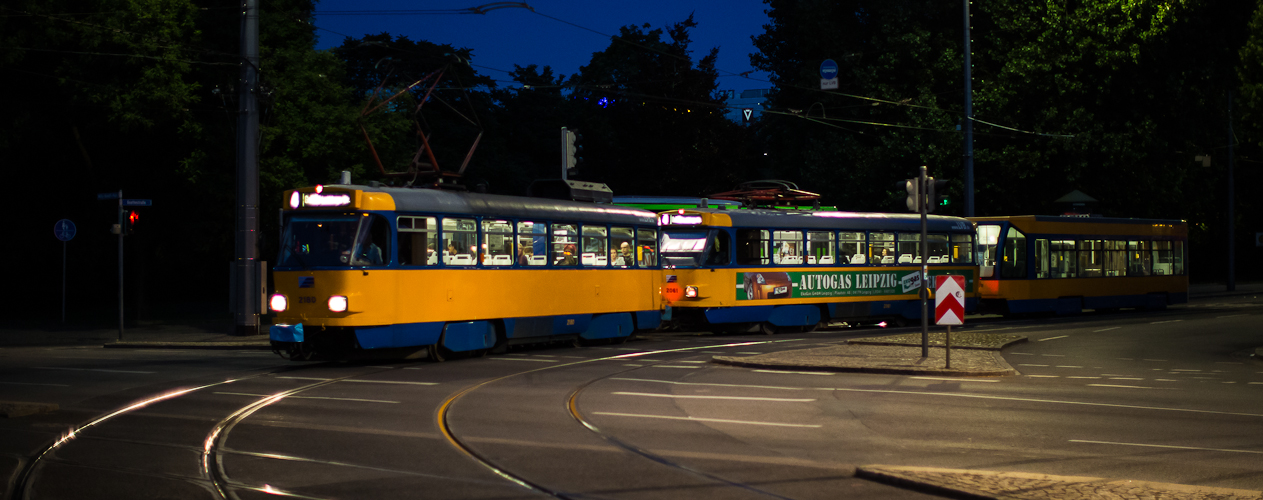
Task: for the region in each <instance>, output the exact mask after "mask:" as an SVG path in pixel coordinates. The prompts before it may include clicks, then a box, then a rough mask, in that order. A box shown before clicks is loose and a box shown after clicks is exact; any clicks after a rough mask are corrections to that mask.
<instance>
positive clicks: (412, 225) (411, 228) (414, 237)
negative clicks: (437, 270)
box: [396, 216, 439, 266]
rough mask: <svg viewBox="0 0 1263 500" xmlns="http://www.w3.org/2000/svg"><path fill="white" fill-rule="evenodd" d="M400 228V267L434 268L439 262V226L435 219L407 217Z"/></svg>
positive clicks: (400, 223)
mask: <svg viewBox="0 0 1263 500" xmlns="http://www.w3.org/2000/svg"><path fill="white" fill-rule="evenodd" d="M396 224H397V226H398V228H399V265H401V266H432V265H434V264H436V263H437V262H438V259H439V249H438V248H436V246H437V245H438V234H439V232H438V226H437V225H436V219H435V218H434V217H405V216H400V217H399V220H398V221H397V223H396Z"/></svg>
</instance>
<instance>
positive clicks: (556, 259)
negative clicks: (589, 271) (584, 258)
mask: <svg viewBox="0 0 1263 500" xmlns="http://www.w3.org/2000/svg"><path fill="white" fill-rule="evenodd" d="M552 235H553V238H552V245H551V248H549V253H550V255H551V256H552V257H551V260H552V261H553V265H558V266H576V265H579V226H577V225H575V224H553V233H552Z"/></svg>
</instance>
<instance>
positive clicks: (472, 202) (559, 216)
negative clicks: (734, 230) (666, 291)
mask: <svg viewBox="0 0 1263 500" xmlns="http://www.w3.org/2000/svg"><path fill="white" fill-rule="evenodd" d="M325 187H339V188H348V189H358V190H361V191H364V192H378V193H385V194H388V195H390V197H391V198H392V199H394V201H395V211H396V212H428V213H440V214H455V215H460V214H469V215H484V216H493V217H513V218H523V219H537V220H540V219H547V220H576V221H584V222H604V223H611V224H641V225H655V224H656V223H657V221H656V219H655V214H654V213H653V212H650V211H648V210H641V209H638V208H631V207H623V206H617V205H608V204H597V203H585V202H579V201H570V200H555V199H549V198H530V197H525V196H505V195H497V194H483V193H469V192H463V191H444V190H440V189H421V188H399V187H371V186H344V185H326V186H325Z"/></svg>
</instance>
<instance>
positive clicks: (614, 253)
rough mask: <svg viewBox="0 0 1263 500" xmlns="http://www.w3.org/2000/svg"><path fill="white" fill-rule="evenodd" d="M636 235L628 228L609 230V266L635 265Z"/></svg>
mask: <svg viewBox="0 0 1263 500" xmlns="http://www.w3.org/2000/svg"><path fill="white" fill-rule="evenodd" d="M635 249H636V233H635V232H634V231H633V230H632V228H630V227H612V228H610V265H611V266H622V267H631V266H634V265H636V253H635Z"/></svg>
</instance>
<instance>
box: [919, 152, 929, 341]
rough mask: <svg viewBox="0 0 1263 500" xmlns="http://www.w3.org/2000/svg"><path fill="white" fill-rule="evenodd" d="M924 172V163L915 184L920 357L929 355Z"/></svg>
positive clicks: (927, 192)
mask: <svg viewBox="0 0 1263 500" xmlns="http://www.w3.org/2000/svg"><path fill="white" fill-rule="evenodd" d="M925 173H926V172H925V165H922V166H921V172H920V174H919V175H918V176H917V185H918V186H920V189H918V190H917V200H918V201H920V203H917V205H918V206H917V209H918V211H919V212H921V251H920V254H921V357H922V358H928V357H930V317H929V311H930V305H929V299H930V283H929V280H928V279H926V274H927V273H929V270H930V269H929V265H928V264H929V263H928V262H927V261H928V260H930V259H928V258H926V254H928V253H930V250H929V247H930V245H929V242H927V241H926V239H927V238H928V235H927V233H928V231H927V227H926V226H927V219H928V217H927V215H926V213H927V209H928V208H929V204H930V201H929V200H927V199H926V197H927V195H928V194H929V186H927V185H926V184H928V183H927V182H926V175H925Z"/></svg>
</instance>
